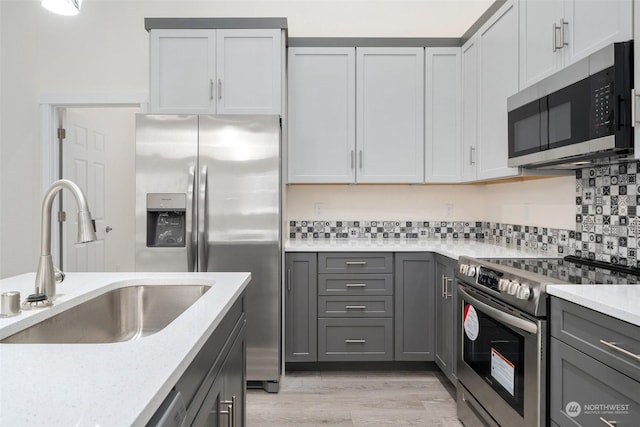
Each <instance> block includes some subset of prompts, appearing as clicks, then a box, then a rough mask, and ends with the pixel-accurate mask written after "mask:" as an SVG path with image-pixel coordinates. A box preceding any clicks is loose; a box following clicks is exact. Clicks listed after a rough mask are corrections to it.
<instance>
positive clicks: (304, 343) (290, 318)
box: [284, 252, 318, 362]
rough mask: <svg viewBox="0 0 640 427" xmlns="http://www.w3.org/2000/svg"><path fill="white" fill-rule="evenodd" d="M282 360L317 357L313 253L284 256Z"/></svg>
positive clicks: (316, 280)
mask: <svg viewBox="0 0 640 427" xmlns="http://www.w3.org/2000/svg"><path fill="white" fill-rule="evenodd" d="M285 273H286V283H285V310H284V311H285V361H286V362H315V361H317V360H318V304H317V301H318V264H317V254H316V253H315V252H298V253H288V254H287V255H286V257H285Z"/></svg>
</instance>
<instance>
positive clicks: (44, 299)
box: [23, 179, 97, 308]
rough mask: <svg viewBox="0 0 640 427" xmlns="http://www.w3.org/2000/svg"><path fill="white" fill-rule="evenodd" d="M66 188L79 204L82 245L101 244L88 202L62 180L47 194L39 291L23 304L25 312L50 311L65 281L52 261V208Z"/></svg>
mask: <svg viewBox="0 0 640 427" xmlns="http://www.w3.org/2000/svg"><path fill="white" fill-rule="evenodd" d="M63 188H66V189H67V190H69V191H71V194H73V196H74V197H75V199H76V203H77V204H78V243H86V242H92V241H94V240H97V237H96V231H95V227H94V224H93V221H92V219H91V212H89V206H88V204H87V198H86V196H85V195H84V193H83V192H82V190H81V189H80V187H78V185H77V184H76V183H74V182H73V181H69V180H68V179H60V180H58V181H56V182H54V183H53V184H52V185H51V187H50V188H49V190H47V192H46V194H45V195H44V199H43V201H42V213H41V226H40V227H41V228H40V231H41V234H40V260H39V262H38V270H37V271H36V290H35V293H34V294H32V295H29V296H28V297H27V298H26V300H25V301H24V303H23V308H37V307H46V306H49V305H51V304H52V303H53V300H54V299H55V297H56V283H59V282H62V280H64V273H62V271H60V270H59V269H57V268H55V267H54V266H53V260H52V258H51V207H52V206H53V200H54V199H55V197H56V194H57V193H58V192H59V191H61V190H62V189H63Z"/></svg>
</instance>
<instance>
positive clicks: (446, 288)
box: [435, 255, 456, 384]
mask: <svg viewBox="0 0 640 427" xmlns="http://www.w3.org/2000/svg"><path fill="white" fill-rule="evenodd" d="M455 267H456V261H455V260H453V259H451V258H447V257H444V256H441V255H436V258H435V269H436V275H435V305H436V309H435V310H436V316H435V329H436V332H435V333H436V339H435V359H436V364H437V365H438V366H439V367H440V369H442V372H444V374H445V375H446V376H447V378H449V380H450V381H451V382H453V383H454V384H455V383H456V369H455V366H456V364H455V352H456V348H455V335H456V327H455V326H456V323H455V314H454V311H455V310H454V308H455V303H454V301H455V283H454V280H453V279H454V272H455Z"/></svg>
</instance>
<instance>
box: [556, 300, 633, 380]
mask: <svg viewBox="0 0 640 427" xmlns="http://www.w3.org/2000/svg"><path fill="white" fill-rule="evenodd" d="M550 326H551V336H554V337H556V338H558V339H559V340H561V341H563V342H565V343H567V344H569V345H571V346H573V347H575V348H577V349H578V350H580V351H582V352H583V353H586V354H588V355H590V356H592V357H594V358H596V359H598V360H600V361H601V362H603V363H604V364H606V365H609V366H611V367H612V368H614V369H617V370H619V371H620V372H622V373H624V374H626V375H629V376H630V377H632V378H634V379H635V380H636V381H640V360H639V359H637V358H635V357H634V356H633V355H630V354H625V353H624V351H625V350H626V351H628V352H631V353H632V354H635V355H640V327H638V326H635V325H632V324H630V323H627V322H623V321H622V320H618V319H615V318H613V317H610V316H607V315H605V314H602V313H598V312H596V311H593V310H590V309H588V308H585V307H582V306H579V305H577V304H573V303H571V302H568V301H565V300H563V299H560V298H555V297H554V298H552V300H551V320H550ZM602 341H604V342H607V343H610V344H609V345H607V344H605V343H603V342H602ZM638 357H640V356H638Z"/></svg>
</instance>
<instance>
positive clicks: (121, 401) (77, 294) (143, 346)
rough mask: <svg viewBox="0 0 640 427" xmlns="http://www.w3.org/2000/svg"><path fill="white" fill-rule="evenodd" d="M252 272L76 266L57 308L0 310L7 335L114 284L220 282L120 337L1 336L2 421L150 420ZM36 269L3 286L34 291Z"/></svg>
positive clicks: (0, 331) (0, 326)
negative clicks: (163, 319)
mask: <svg viewBox="0 0 640 427" xmlns="http://www.w3.org/2000/svg"><path fill="white" fill-rule="evenodd" d="M250 277H251V276H250V274H249V273H68V274H67V277H66V279H65V280H64V282H63V283H61V284H59V285H58V294H57V299H56V301H55V303H54V305H53V306H52V307H51V308H44V309H38V310H29V311H22V313H21V314H19V315H18V316H15V317H9V318H0V339H2V338H5V337H7V336H9V335H12V334H14V333H15V332H18V331H20V330H22V329H25V328H27V327H29V326H31V325H33V324H35V323H38V322H39V321H41V320H44V319H46V318H49V317H51V316H53V315H55V314H57V313H60V312H62V311H64V310H66V309H68V308H71V307H73V306H75V305H77V304H79V303H81V302H84V301H86V300H89V299H91V298H93V297H95V296H97V295H100V294H102V293H104V292H106V291H109V290H111V289H116V288H119V287H123V286H131V285H134V286H135V285H140V284H150V285H171V284H198V285H212V287H211V289H209V290H208V291H207V292H206V293H205V294H204V295H203V296H202V297H200V298H199V299H198V300H197V301H196V302H195V303H194V304H193V305H192V306H191V307H189V308H188V309H187V310H185V311H184V312H183V313H182V314H181V315H180V316H178V317H177V318H176V319H175V320H174V321H173V322H172V323H170V324H169V325H168V326H167V327H165V328H164V329H162V330H160V331H159V332H157V333H155V334H152V335H149V336H146V337H144V338H142V339H139V340H134V341H127V342H120V343H113V344H0V425H7V426H13V427H18V426H33V425H46V426H71V425H73V426H96V425H100V426H124V425H145V424H146V423H147V421H148V420H149V419H150V418H151V416H152V415H153V414H154V412H155V411H156V410H157V408H158V407H159V406H160V404H161V403H162V401H163V400H164V398H165V397H166V396H167V394H168V393H169V391H170V390H171V389H172V388H173V386H174V385H175V383H176V381H177V380H178V379H179V378H180V376H181V375H182V374H183V373H184V371H185V370H186V368H187V366H188V365H189V363H190V362H191V361H192V360H193V358H194V357H195V355H196V354H197V353H198V351H199V350H200V349H201V348H202V346H203V345H204V343H205V341H206V339H207V338H208V337H209V336H210V335H211V333H212V332H213V331H214V330H215V329H216V327H217V326H218V325H219V324H220V322H221V321H222V319H223V318H224V317H225V315H226V314H227V312H228V311H229V309H230V308H231V306H232V305H233V303H234V302H235V301H236V300H237V299H238V298H239V297H240V296H241V295H242V293H243V291H244V290H245V288H246V286H247V284H248V283H249V280H250ZM34 279H35V274H34V273H28V274H23V275H20V276H15V277H11V278H7V279H4V280H0V292H6V291H15V290H17V291H20V293H21V297H22V299H24V298H26V297H27V295H29V294H31V293H33V291H34Z"/></svg>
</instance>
